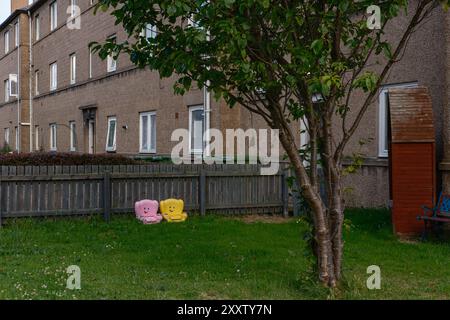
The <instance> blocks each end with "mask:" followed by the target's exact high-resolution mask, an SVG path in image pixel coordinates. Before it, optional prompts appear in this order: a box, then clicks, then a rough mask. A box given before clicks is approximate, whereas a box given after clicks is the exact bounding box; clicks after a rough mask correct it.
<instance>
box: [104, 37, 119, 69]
mask: <svg viewBox="0 0 450 320" xmlns="http://www.w3.org/2000/svg"><path fill="white" fill-rule="evenodd" d="M108 39H109V40H112V41H113V42H115V41H116V39H117V38H116V36H115V35H114V36H110V37H109V38H108ZM116 70H117V60H115V59H114V57H113V56H112V55H111V54H109V55H108V57H107V58H106V71H107V72H114V71H116Z"/></svg>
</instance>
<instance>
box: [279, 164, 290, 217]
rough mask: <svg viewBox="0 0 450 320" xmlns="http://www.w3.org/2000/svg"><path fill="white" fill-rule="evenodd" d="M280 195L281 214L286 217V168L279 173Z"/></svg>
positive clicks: (287, 212) (287, 210)
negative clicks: (281, 203)
mask: <svg viewBox="0 0 450 320" xmlns="http://www.w3.org/2000/svg"><path fill="white" fill-rule="evenodd" d="M281 197H282V201H283V216H285V217H287V216H288V215H289V208H288V205H289V203H288V202H289V190H288V185H287V176H286V170H284V169H282V174H281Z"/></svg>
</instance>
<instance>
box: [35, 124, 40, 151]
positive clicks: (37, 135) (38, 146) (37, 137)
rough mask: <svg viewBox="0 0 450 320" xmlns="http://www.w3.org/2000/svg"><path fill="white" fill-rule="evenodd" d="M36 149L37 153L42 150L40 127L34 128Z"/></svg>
mask: <svg viewBox="0 0 450 320" xmlns="http://www.w3.org/2000/svg"><path fill="white" fill-rule="evenodd" d="M34 144H35V145H34V149H35V150H36V151H39V150H40V145H39V126H34Z"/></svg>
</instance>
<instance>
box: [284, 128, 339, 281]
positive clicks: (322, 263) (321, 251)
mask: <svg viewBox="0 0 450 320" xmlns="http://www.w3.org/2000/svg"><path fill="white" fill-rule="evenodd" d="M280 142H281V144H282V145H283V148H284V149H285V151H286V153H287V155H288V157H289V160H290V162H291V164H292V166H293V168H294V172H295V176H296V178H297V181H298V184H299V186H300V188H301V193H302V195H303V196H304V197H305V200H306V201H307V203H308V204H309V206H310V208H311V210H312V217H313V223H314V241H315V243H316V255H317V256H316V258H317V267H318V271H319V280H320V281H321V282H322V283H323V284H325V285H326V286H328V287H335V286H336V285H337V282H338V280H339V278H340V275H341V260H342V241H341V240H340V239H341V236H342V230H341V229H342V221H341V219H339V217H341V215H340V214H337V215H336V217H337V218H338V219H335V221H334V223H332V224H331V223H330V222H331V221H330V220H329V217H328V209H327V208H326V206H325V204H324V203H323V201H322V199H321V197H320V194H319V193H318V191H316V190H315V188H314V186H312V185H311V181H310V179H309V177H308V175H307V172H306V170H305V167H304V166H303V163H302V159H301V157H300V155H299V152H298V150H297V148H296V144H295V143H294V139H293V135H292V133H291V132H290V130H289V129H285V130H283V129H280ZM335 198H336V199H338V200H339V199H340V192H339V193H336V196H335ZM339 203H340V202H339ZM339 208H341V207H336V209H337V210H339ZM335 212H337V211H335ZM335 230H337V232H335V233H334V234H333V231H335Z"/></svg>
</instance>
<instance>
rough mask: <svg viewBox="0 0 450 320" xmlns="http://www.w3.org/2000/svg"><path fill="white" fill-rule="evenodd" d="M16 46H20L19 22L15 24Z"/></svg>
mask: <svg viewBox="0 0 450 320" xmlns="http://www.w3.org/2000/svg"><path fill="white" fill-rule="evenodd" d="M14 45H15V46H16V47H18V46H19V22H16V23H15V24H14Z"/></svg>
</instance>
